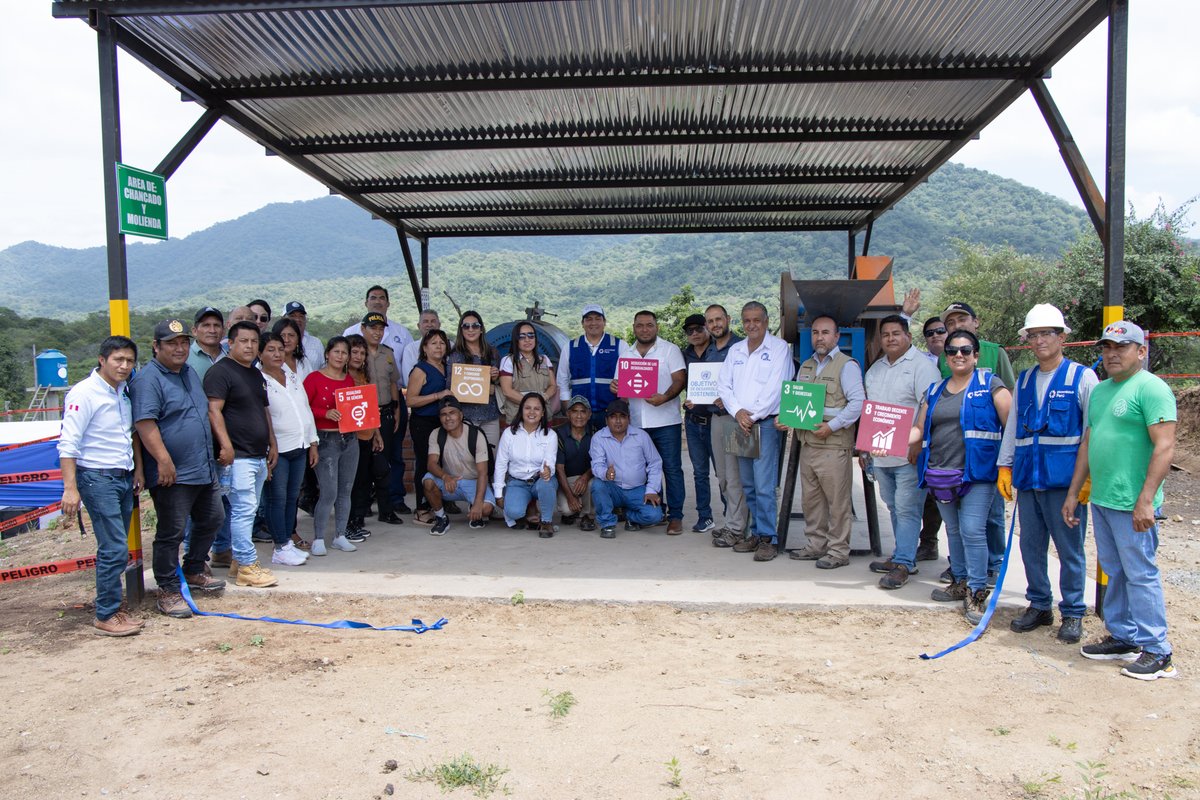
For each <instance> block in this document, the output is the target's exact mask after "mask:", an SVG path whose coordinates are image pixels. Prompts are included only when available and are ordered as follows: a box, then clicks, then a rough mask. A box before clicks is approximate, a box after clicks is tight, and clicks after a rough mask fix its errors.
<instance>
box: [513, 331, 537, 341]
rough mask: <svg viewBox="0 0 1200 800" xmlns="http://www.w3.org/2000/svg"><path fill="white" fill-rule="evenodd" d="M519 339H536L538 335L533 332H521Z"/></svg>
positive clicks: (518, 335)
mask: <svg viewBox="0 0 1200 800" xmlns="http://www.w3.org/2000/svg"><path fill="white" fill-rule="evenodd" d="M517 338H518V339H536V338H537V334H536V333H534V332H533V331H521V332H520V333H518V334H517Z"/></svg>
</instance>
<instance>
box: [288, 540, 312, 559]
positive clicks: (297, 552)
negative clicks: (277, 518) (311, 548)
mask: <svg viewBox="0 0 1200 800" xmlns="http://www.w3.org/2000/svg"><path fill="white" fill-rule="evenodd" d="M305 544H308V542H305ZM283 549H284V550H287V551H288V552H289V553H291V554H292V555H294V556H298V557H300V558H303V559H304V560H305V561H308V551H307V550H301V549H300V548H299V547H297V546H296V545H295V544H294V543H292V542H287V543H286V544H284V546H283Z"/></svg>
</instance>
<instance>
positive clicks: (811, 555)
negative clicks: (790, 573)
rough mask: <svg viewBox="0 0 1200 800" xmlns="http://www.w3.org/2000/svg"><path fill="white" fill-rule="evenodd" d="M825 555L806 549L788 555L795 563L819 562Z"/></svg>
mask: <svg viewBox="0 0 1200 800" xmlns="http://www.w3.org/2000/svg"><path fill="white" fill-rule="evenodd" d="M824 557H825V554H824V553H818V552H817V551H816V550H813V549H811V548H808V547H805V548H804V549H802V550H793V551H792V552H790V553H788V558H790V559H792V560H793V561H819V560H820V559H822V558H824Z"/></svg>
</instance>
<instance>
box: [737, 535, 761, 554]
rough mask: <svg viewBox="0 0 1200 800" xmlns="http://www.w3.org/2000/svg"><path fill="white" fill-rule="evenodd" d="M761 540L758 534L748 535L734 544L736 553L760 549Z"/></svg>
mask: <svg viewBox="0 0 1200 800" xmlns="http://www.w3.org/2000/svg"><path fill="white" fill-rule="evenodd" d="M760 541H761V540H760V539H759V538H758V537H757V536H747V537H746V538H745V539H742V540H741V541H740V542H738V543H737V544H735V545H734V546H733V552H735V553H753V552H754V551H755V550H757V549H758V543H759V542H760Z"/></svg>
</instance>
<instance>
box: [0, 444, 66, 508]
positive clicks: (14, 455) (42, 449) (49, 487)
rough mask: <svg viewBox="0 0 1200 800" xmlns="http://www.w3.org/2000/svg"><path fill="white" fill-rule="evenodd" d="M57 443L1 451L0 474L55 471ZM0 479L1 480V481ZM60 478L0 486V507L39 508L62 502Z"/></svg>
mask: <svg viewBox="0 0 1200 800" xmlns="http://www.w3.org/2000/svg"><path fill="white" fill-rule="evenodd" d="M58 468H59V464H58V442H57V441H54V442H38V443H37V444H30V445H25V446H24V447H18V448H16V449H13V450H4V451H0V475H12V474H14V473H26V472H40V471H49V470H57V469H58ZM0 480H3V479H0ZM62 493H63V482H62V479H61V478H60V479H57V480H52V481H34V482H30V483H25V482H21V483H0V506H29V507H33V508H41V507H42V506H47V505H50V504H51V503H57V502H58V501H59V500H61V499H62Z"/></svg>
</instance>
